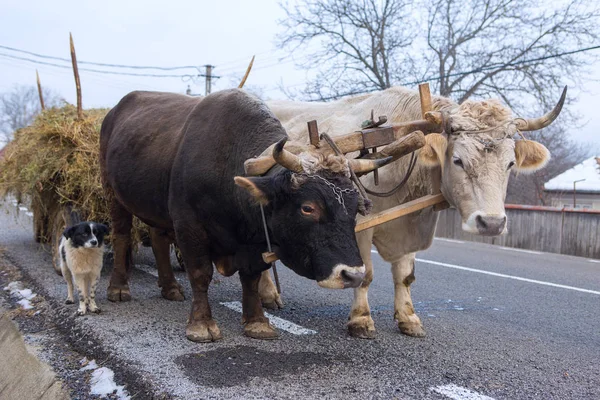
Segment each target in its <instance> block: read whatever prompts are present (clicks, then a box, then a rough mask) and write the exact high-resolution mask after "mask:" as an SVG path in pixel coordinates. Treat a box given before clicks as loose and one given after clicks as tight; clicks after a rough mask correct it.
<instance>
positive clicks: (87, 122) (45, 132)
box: [0, 104, 147, 274]
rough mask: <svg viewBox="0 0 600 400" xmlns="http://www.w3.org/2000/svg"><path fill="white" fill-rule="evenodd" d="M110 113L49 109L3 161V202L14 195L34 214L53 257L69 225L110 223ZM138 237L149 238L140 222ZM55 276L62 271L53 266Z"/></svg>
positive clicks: (37, 233) (17, 137)
mask: <svg viewBox="0 0 600 400" xmlns="http://www.w3.org/2000/svg"><path fill="white" fill-rule="evenodd" d="M107 112H108V109H90V110H85V111H84V112H83V114H82V116H81V117H80V116H79V115H78V112H77V109H76V107H75V106H72V105H68V104H67V105H64V106H63V107H57V108H52V109H48V110H44V111H43V112H42V113H41V114H40V115H39V116H38V117H37V118H36V119H35V121H34V122H33V124H31V125H30V126H28V127H26V128H23V129H20V130H18V131H17V132H15V134H14V139H13V140H12V141H11V142H10V143H9V144H8V145H7V146H6V149H5V154H4V158H3V160H2V161H0V197H1V198H4V199H6V198H8V196H12V197H13V198H14V199H15V200H16V201H18V202H19V203H26V204H28V205H29V207H30V209H31V211H32V212H33V235H34V239H35V240H36V241H37V242H40V243H49V244H50V245H51V250H52V251H53V255H54V254H56V253H55V251H54V250H55V248H56V246H58V242H59V240H60V235H61V234H62V232H63V230H64V229H65V227H66V226H68V225H71V224H73V223H76V222H79V221H84V220H93V221H98V222H102V223H107V224H110V216H109V212H108V211H109V210H108V204H109V202H108V200H109V199H108V198H107V197H106V194H105V192H104V190H103V188H102V183H101V181H100V165H99V161H98V153H99V146H100V145H99V137H100V126H101V124H102V120H103V118H104V116H105V115H106V113H107ZM134 237H135V238H136V241H137V242H138V243H139V242H141V241H142V240H144V239H145V238H146V237H147V233H146V228H145V227H144V225H143V224H142V223H141V222H139V221H137V222H136V224H135V228H134ZM54 268H55V269H56V272H57V273H59V274H60V269H59V267H58V266H57V265H56V263H55V265H54Z"/></svg>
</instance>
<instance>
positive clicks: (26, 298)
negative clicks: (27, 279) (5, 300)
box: [4, 281, 37, 310]
mask: <svg viewBox="0 0 600 400" xmlns="http://www.w3.org/2000/svg"><path fill="white" fill-rule="evenodd" d="M4 290H6V291H7V292H10V295H11V296H13V297H17V298H19V299H21V300H19V301H17V303H18V304H20V305H21V307H23V309H24V310H30V309H32V308H33V306H32V305H31V302H30V300H31V299H33V298H34V297H35V296H37V295H36V294H35V293H34V292H32V291H31V289H27V288H25V289H24V288H23V283H22V282H21V281H14V282H10V283H9V284H8V285H7V286H6V287H5V288H4Z"/></svg>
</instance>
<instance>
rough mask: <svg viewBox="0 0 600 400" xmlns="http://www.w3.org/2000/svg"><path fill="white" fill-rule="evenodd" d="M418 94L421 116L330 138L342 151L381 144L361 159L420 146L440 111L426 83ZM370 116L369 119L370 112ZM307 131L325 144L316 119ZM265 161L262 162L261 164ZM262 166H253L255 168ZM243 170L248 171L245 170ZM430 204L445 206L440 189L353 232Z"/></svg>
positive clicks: (437, 128) (437, 124) (266, 256)
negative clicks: (377, 148) (378, 148)
mask: <svg viewBox="0 0 600 400" xmlns="http://www.w3.org/2000/svg"><path fill="white" fill-rule="evenodd" d="M419 97H420V101H421V117H422V118H423V119H421V120H417V121H409V122H403V123H399V124H393V125H391V126H385V125H384V126H377V125H375V126H377V127H374V128H368V129H362V130H360V131H356V132H352V133H348V134H346V135H341V136H336V137H335V138H334V141H335V144H336V145H337V146H338V148H339V149H340V151H341V152H342V153H344V154H346V153H351V152H354V151H359V150H368V149H373V148H376V147H381V146H383V148H382V149H380V150H379V151H377V152H375V153H371V154H367V155H365V156H363V157H362V158H363V159H377V158H383V157H387V156H390V155H393V157H394V159H398V158H400V157H403V156H405V155H407V154H410V153H412V152H414V151H416V150H418V149H420V148H421V147H423V146H424V145H425V135H427V134H429V133H439V132H441V131H442V114H441V113H440V112H439V111H433V110H432V100H431V92H430V90H429V84H428V83H423V84H420V85H419ZM382 118H384V117H380V120H381V119H382ZM371 120H373V116H371ZM308 131H309V137H310V144H311V145H312V146H314V147H316V148H320V149H322V148H323V147H324V146H326V144H323V146H322V145H321V143H319V133H318V132H319V131H318V128H317V122H316V121H310V122H309V123H308ZM268 164H269V163H266V164H265V166H266V165H268ZM262 169H263V168H256V170H262ZM246 172H249V171H248V170H246ZM431 206H433V208H434V210H435V211H440V210H443V209H445V208H448V207H449V205H448V203H447V202H446V200H445V199H444V196H443V195H442V194H441V193H437V194H430V195H427V196H423V197H420V198H418V199H415V200H412V201H409V202H407V203H404V204H401V205H398V206H396V207H392V208H390V209H387V210H385V211H381V212H379V213H377V214H373V215H371V216H369V217H367V218H364V219H363V220H362V221H360V222H359V223H358V224H357V225H356V228H355V232H361V231H364V230H366V229H370V228H373V227H375V226H377V225H381V224H383V223H385V222H388V221H391V220H394V219H397V218H400V217H403V216H405V215H408V214H411V213H414V212H417V211H420V210H423V209H425V208H427V207H431ZM277 260H278V257H277V255H276V254H275V253H272V252H265V253H263V261H264V262H265V263H272V262H275V261H277Z"/></svg>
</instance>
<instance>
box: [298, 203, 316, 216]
mask: <svg viewBox="0 0 600 400" xmlns="http://www.w3.org/2000/svg"><path fill="white" fill-rule="evenodd" d="M301 210H302V214H304V215H311V214H312V213H314V212H315V208H314V207H313V206H309V205H306V204H305V205H303V206H302V207H301Z"/></svg>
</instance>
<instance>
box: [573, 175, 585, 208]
mask: <svg viewBox="0 0 600 400" xmlns="http://www.w3.org/2000/svg"><path fill="white" fill-rule="evenodd" d="M583 181H585V179H579V180H578V181H573V209H575V208H577V200H576V199H575V193H576V192H577V188H576V186H575V184H576V183H577V182H583Z"/></svg>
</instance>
